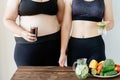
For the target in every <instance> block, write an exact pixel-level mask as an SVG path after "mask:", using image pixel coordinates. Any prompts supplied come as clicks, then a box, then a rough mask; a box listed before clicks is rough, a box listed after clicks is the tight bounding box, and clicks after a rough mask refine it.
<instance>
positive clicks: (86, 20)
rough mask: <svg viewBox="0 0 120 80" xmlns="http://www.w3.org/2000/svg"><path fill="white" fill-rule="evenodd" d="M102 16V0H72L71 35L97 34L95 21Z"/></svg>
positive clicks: (80, 36) (88, 35)
mask: <svg viewBox="0 0 120 80" xmlns="http://www.w3.org/2000/svg"><path fill="white" fill-rule="evenodd" d="M103 16H104V0H72V36H73V37H77V38H88V37H94V36H98V35H99V34H98V30H97V29H98V28H97V22H101V21H102V18H103Z"/></svg>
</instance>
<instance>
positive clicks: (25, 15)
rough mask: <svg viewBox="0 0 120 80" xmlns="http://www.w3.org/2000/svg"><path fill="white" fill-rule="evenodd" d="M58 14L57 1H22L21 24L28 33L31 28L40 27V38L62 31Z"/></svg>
mask: <svg viewBox="0 0 120 80" xmlns="http://www.w3.org/2000/svg"><path fill="white" fill-rule="evenodd" d="M57 13H58V4H57V0H21V1H20V5H19V9H18V14H19V15H20V19H19V20H20V21H19V23H20V26H21V27H22V28H23V29H25V30H27V31H30V28H31V27H38V36H44V35H48V34H52V33H55V32H57V31H59V30H60V25H59V23H58V19H57V16H56V15H57ZM16 36H18V35H16Z"/></svg>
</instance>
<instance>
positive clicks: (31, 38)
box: [21, 31, 36, 42]
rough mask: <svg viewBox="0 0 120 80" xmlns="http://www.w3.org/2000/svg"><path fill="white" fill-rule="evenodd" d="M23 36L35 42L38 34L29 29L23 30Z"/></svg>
mask: <svg viewBox="0 0 120 80" xmlns="http://www.w3.org/2000/svg"><path fill="white" fill-rule="evenodd" d="M21 37H23V38H24V39H25V40H27V41H28V42H34V41H35V40H36V35H35V34H32V33H30V32H29V31H23V32H22V33H21Z"/></svg>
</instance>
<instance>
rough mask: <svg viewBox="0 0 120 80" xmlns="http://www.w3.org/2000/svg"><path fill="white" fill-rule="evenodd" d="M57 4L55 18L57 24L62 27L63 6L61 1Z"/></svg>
mask: <svg viewBox="0 0 120 80" xmlns="http://www.w3.org/2000/svg"><path fill="white" fill-rule="evenodd" d="M57 4H58V13H57V18H58V21H59V24H60V25H61V26H62V22H63V16H64V9H65V4H64V1H63V0H58V1H57Z"/></svg>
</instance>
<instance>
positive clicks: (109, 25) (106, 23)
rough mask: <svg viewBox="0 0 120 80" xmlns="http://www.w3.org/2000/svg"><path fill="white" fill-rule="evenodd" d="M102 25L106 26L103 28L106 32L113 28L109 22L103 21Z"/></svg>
mask: <svg viewBox="0 0 120 80" xmlns="http://www.w3.org/2000/svg"><path fill="white" fill-rule="evenodd" d="M104 24H105V26H106V27H105V28H106V30H107V31H109V30H112V29H113V26H112V25H111V23H110V21H104Z"/></svg>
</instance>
